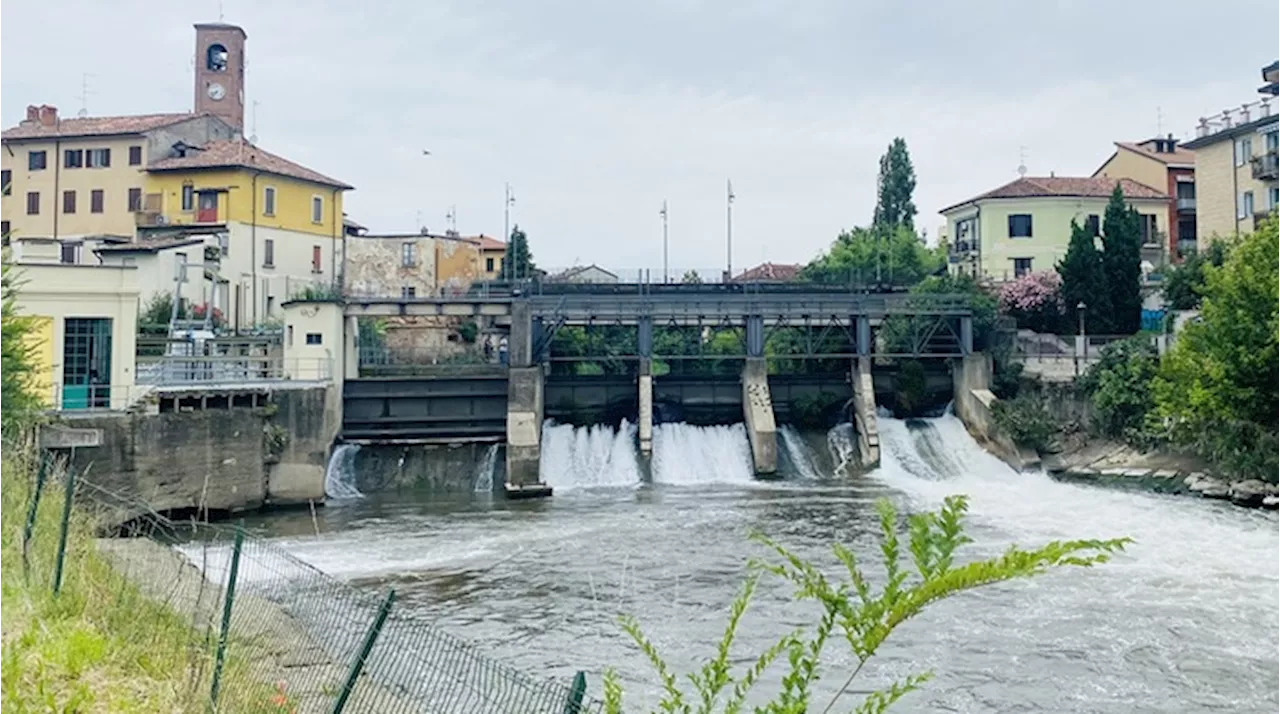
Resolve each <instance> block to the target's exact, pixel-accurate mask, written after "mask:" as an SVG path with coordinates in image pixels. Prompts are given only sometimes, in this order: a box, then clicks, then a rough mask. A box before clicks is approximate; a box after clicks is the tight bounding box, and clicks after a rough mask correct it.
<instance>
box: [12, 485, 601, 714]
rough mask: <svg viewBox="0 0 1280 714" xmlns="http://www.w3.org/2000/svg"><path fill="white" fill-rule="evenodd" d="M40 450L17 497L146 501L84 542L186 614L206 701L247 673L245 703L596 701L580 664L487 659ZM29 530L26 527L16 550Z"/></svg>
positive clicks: (391, 608)
mask: <svg viewBox="0 0 1280 714" xmlns="http://www.w3.org/2000/svg"><path fill="white" fill-rule="evenodd" d="M44 463H45V464H46V466H44V467H42V473H46V478H44V479H42V480H39V481H38V482H37V483H34V484H32V486H33V488H32V489H31V491H30V496H29V497H28V498H27V500H28V501H29V502H34V501H35V500H36V499H38V498H39V495H38V494H40V493H41V491H42V490H44V491H48V492H49V494H47V495H46V499H51V498H52V499H53V500H55V501H56V502H57V507H59V508H62V507H63V503H64V501H65V503H67V504H70V503H71V502H72V499H70V498H66V499H64V489H62V488H59V487H58V486H59V485H69V486H70V493H71V494H72V496H73V497H74V502H75V505H76V512H77V515H78V516H79V517H85V516H88V518H89V519H90V521H91V522H93V521H95V520H96V522H97V523H98V524H102V523H107V522H112V523H114V522H115V520H118V515H119V514H121V513H147V514H148V515H147V516H145V517H142V518H135V519H134V520H132V521H130V522H128V523H125V524H123V525H114V526H113V527H112V528H113V533H112V535H113V536H115V537H112V538H103V539H99V540H98V541H97V547H96V550H97V551H98V552H99V553H101V554H102V555H103V556H105V557H106V559H107V560H108V561H109V562H110V564H111V567H112V569H113V570H114V571H116V572H117V573H118V574H119V575H120V576H121V577H122V578H123V580H124V581H125V582H128V583H131V584H132V586H136V587H137V589H138V590H140V591H141V592H142V593H143V594H145V595H146V596H147V597H148V598H149V599H151V600H152V601H155V602H159V603H162V604H163V605H165V606H167V607H168V608H169V609H171V610H172V611H173V612H175V613H177V615H178V616H180V617H181V618H182V619H183V620H184V621H186V622H188V623H189V625H190V631H191V632H194V633H196V634H194V635H192V637H191V639H192V642H191V643H190V645H189V646H188V647H187V651H189V652H191V653H192V654H191V657H190V661H189V662H188V663H187V666H188V667H189V668H190V669H191V670H192V672H191V673H190V679H191V681H192V682H193V685H192V686H193V688H194V689H197V690H198V691H199V692H200V696H201V697H206V696H207V697H208V704H209V709H211V710H213V711H240V710H247V709H245V707H246V697H245V692H237V691H233V689H234V688H236V687H242V688H243V687H246V686H247V685H246V683H251V686H252V688H253V692H252V697H256V699H253V702H257V701H258V700H260V699H262V700H265V701H262V702H260V703H261V705H262V706H261V707H258V706H256V705H255V706H254V707H253V709H252V710H254V711H259V710H260V711H272V712H276V711H279V712H370V713H373V712H379V713H381V712H388V713H397V712H433V713H445V714H449V713H453V712H519V713H521V714H525V713H537V712H548V713H550V714H571V713H572V714H577V713H579V712H583V713H585V712H598V711H600V709H601V703H600V702H598V701H595V700H592V699H590V698H588V697H586V696H585V690H586V681H585V677H583V676H582V675H581V674H580V675H578V677H576V678H575V679H574V680H573V682H572V683H562V682H555V681H551V680H544V679H540V678H537V677H534V676H531V675H528V674H526V673H524V672H522V671H520V670H517V669H515V668H514V667H511V666H509V665H506V664H503V663H501V662H498V661H496V660H493V659H491V658H489V657H487V656H486V655H484V654H483V653H482V652H480V651H479V650H478V649H477V648H476V647H475V646H474V645H471V644H469V643H467V642H466V641H465V640H463V639H461V638H459V637H457V636H456V635H454V634H452V633H449V632H445V631H443V630H442V629H440V628H439V627H438V626H436V625H435V624H434V623H432V622H429V621H427V620H424V619H421V618H418V617H415V616H414V615H413V614H412V613H409V612H404V611H400V610H398V609H397V607H396V603H395V592H394V591H393V590H388V591H386V592H383V593H374V592H368V591H363V590H359V589H357V588H355V587H352V586H351V585H348V584H347V583H345V582H342V581H340V580H337V579H335V578H333V577H331V576H329V575H326V574H325V573H323V572H321V571H319V570H317V569H316V568H314V567H312V566H310V565H308V564H307V563H305V562H303V561H301V560H299V559H297V558H295V557H293V556H292V555H290V554H289V553H288V552H286V551H285V550H283V549H282V548H280V547H279V546H277V545H275V544H273V543H271V542H270V541H267V540H263V539H260V538H255V537H252V536H251V535H250V534H248V533H247V532H246V531H245V530H244V529H243V528H241V527H239V526H228V525H211V524H208V523H203V522H200V521H198V520H196V519H194V518H193V519H190V520H187V521H181V520H175V519H171V518H168V517H165V516H164V515H162V514H159V513H155V512H154V511H151V510H150V509H148V508H147V507H146V506H145V504H142V503H140V502H138V501H137V499H136V498H133V497H131V496H128V495H125V494H121V493H118V492H115V491H113V490H111V489H109V488H106V487H104V486H102V485H100V484H98V483H96V482H95V481H94V480H93V479H92V478H91V477H90V476H89V475H87V474H77V475H75V477H72V476H71V474H70V473H68V472H66V471H65V468H63V467H61V466H48V465H47V464H48V462H47V461H46V462H44ZM54 497H56V498H54ZM51 506H53V504H52V503H46V504H45V506H42V507H41V508H44V507H51ZM66 510H67V512H68V513H69V512H70V507H69V506H67V509H66ZM34 511H35V509H34V508H32V512H33V513H34ZM63 522H64V524H65V523H66V519H65V518H64V521H63ZM63 532H65V527H64V531H63ZM40 535H43V533H42V534H40ZM31 537H32V536H31V534H30V532H28V533H26V534H25V535H24V543H23V546H24V552H25V550H26V546H27V543H26V540H29V539H31ZM63 550H64V547H63V546H60V547H59V549H58V558H57V567H58V571H59V574H58V575H57V576H55V579H54V582H55V583H59V582H60V580H61V570H62V551H63ZM55 587H56V585H55ZM229 673H234V676H229Z"/></svg>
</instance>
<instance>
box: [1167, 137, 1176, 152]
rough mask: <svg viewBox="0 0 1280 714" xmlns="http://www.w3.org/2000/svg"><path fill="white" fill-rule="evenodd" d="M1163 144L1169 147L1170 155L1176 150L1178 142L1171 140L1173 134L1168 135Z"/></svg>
mask: <svg viewBox="0 0 1280 714" xmlns="http://www.w3.org/2000/svg"><path fill="white" fill-rule="evenodd" d="M1165 143H1166V144H1168V145H1169V153H1171V154H1172V153H1173V152H1174V150H1175V149H1177V148H1178V140H1177V139H1175V138H1173V134H1169V136H1168V137H1166V138H1165Z"/></svg>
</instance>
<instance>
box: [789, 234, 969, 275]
mask: <svg viewBox="0 0 1280 714" xmlns="http://www.w3.org/2000/svg"><path fill="white" fill-rule="evenodd" d="M945 265H946V262H945V258H944V256H943V255H942V254H941V253H940V252H939V251H938V250H936V249H934V250H930V249H929V247H928V246H926V245H925V244H924V243H923V242H921V241H920V239H919V238H918V237H917V236H916V234H915V233H912V232H911V229H910V228H908V227H905V226H898V227H896V228H890V229H886V230H885V231H884V232H882V233H877V232H876V231H875V230H871V229H866V228H854V229H853V230H851V231H845V232H844V233H841V234H840V235H839V236H837V237H836V240H835V242H834V243H832V244H831V249H830V250H828V251H827V252H826V253H823V254H822V255H819V256H818V257H817V258H814V259H813V260H812V261H810V263H809V264H808V265H806V266H805V267H804V268H803V269H802V270H801V271H800V277H801V279H804V280H812V281H814V282H820V283H843V284H846V285H869V284H889V285H906V286H910V285H915V284H916V283H919V282H920V281H921V280H924V279H925V278H926V277H928V276H930V275H933V274H935V273H937V272H939V271H940V270H942V269H943V267H944V266H945Z"/></svg>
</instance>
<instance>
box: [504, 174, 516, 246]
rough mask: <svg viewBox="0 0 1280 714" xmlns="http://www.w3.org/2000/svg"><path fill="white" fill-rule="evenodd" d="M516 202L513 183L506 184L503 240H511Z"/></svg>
mask: <svg viewBox="0 0 1280 714" xmlns="http://www.w3.org/2000/svg"><path fill="white" fill-rule="evenodd" d="M515 203H516V194H515V192H514V191H512V190H511V184H509V183H508V184H504V191H503V198H502V240H504V241H510V240H511V207H512V206H514V205H515Z"/></svg>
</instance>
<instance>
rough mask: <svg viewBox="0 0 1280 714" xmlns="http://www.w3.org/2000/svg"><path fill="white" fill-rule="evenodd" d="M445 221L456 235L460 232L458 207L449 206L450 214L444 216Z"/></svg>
mask: <svg viewBox="0 0 1280 714" xmlns="http://www.w3.org/2000/svg"><path fill="white" fill-rule="evenodd" d="M444 220H445V222H446V223H448V224H449V230H451V231H453V232H454V233H457V232H458V207H457V206H456V205H452V206H449V212H448V213H446V214H444Z"/></svg>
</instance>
